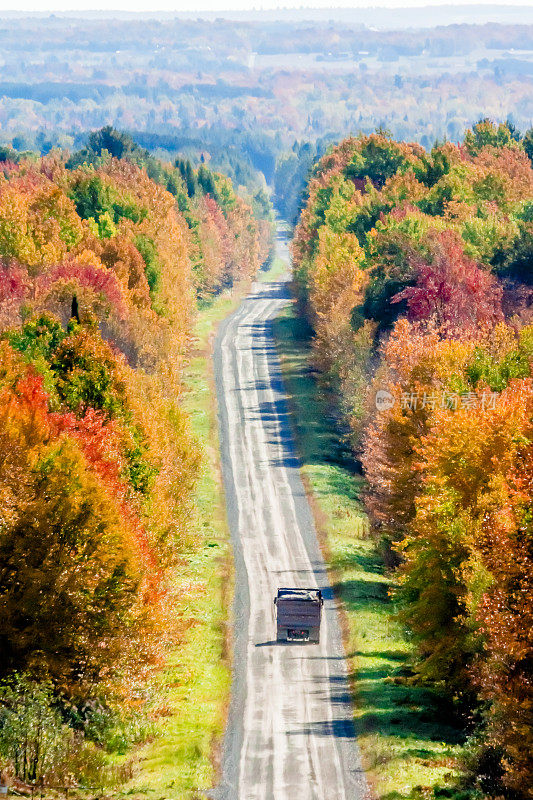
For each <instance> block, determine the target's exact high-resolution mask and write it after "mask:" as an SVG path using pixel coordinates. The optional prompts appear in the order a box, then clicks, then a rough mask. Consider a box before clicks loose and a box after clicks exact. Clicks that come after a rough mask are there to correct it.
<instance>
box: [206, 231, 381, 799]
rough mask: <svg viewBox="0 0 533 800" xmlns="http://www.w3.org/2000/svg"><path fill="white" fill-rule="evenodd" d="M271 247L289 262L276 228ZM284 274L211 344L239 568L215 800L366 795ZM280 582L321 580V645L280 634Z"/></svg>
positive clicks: (256, 290)
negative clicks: (302, 454)
mask: <svg viewBox="0 0 533 800" xmlns="http://www.w3.org/2000/svg"><path fill="white" fill-rule="evenodd" d="M277 249H278V255H280V256H281V257H282V258H285V259H286V260H288V252H287V243H286V239H285V237H284V234H283V233H282V232H280V233H278V240H277ZM288 281H289V277H288V276H287V277H286V278H285V279H283V280H281V281H279V282H273V283H255V284H254V285H253V287H252V290H251V293H250V294H249V295H248V296H247V297H246V298H245V300H244V301H243V302H242V304H241V305H240V306H239V308H238V309H237V311H236V312H235V313H234V314H233V315H232V316H230V317H229V318H228V319H227V320H226V321H225V322H224V323H223V324H222V325H221V327H220V329H219V333H218V336H217V340H216V345H215V377H216V386H217V397H218V408H219V426H220V443H221V453H222V465H223V476H224V485H225V493H226V504H227V512H228V519H229V523H230V527H231V533H232V538H233V547H234V554H235V569H236V588H235V601H234V662H233V683H232V699H231V705H230V710H229V717H228V724H227V730H226V735H225V739H224V745H223V751H222V764H221V778H220V784H219V786H218V787H217V788H216V789H215V790H214V792H213V797H214V798H216V800H363V798H367V797H368V787H367V784H366V780H365V776H364V773H363V771H362V767H361V760H360V755H359V751H358V748H357V743H356V740H355V731H354V724H353V713H352V704H351V697H350V689H349V684H348V677H347V669H346V662H345V654H344V650H343V645H342V639H341V632H340V627H339V621H338V617H337V610H336V607H335V603H334V600H333V594H332V591H331V587H330V585H329V582H328V577H327V573H326V568H325V565H324V561H323V558H322V555H321V552H320V549H319V545H318V540H317V536H316V531H315V526H314V522H313V517H312V514H311V509H310V507H309V503H308V500H307V497H306V494H305V491H304V487H303V484H302V481H301V477H300V471H299V468H300V462H299V458H298V454H297V451H296V448H295V444H294V440H293V436H292V431H291V425H290V420H289V410H288V405H287V398H286V394H285V390H284V387H283V382H282V377H281V371H280V363H279V359H278V356H277V353H276V348H275V344H274V340H273V332H272V320H273V319H274V318H275V317H276V316H277V315H278V314H279V313H280V311H281V310H282V308H283V307H284V306H285V305H286V304H287V303H288V302H289V289H288ZM279 586H299V587H318V588H320V589H321V590H322V593H323V596H324V613H323V617H322V631H321V640H320V644H309V643H290V644H285V643H279V644H278V643H277V642H276V641H275V639H276V633H275V621H274V605H273V599H274V596H275V594H276V592H277V589H278V587H279Z"/></svg>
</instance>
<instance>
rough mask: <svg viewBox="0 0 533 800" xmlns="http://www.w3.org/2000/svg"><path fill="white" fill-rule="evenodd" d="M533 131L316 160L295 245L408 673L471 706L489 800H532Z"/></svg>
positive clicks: (387, 143)
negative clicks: (408, 654)
mask: <svg viewBox="0 0 533 800" xmlns="http://www.w3.org/2000/svg"><path fill="white" fill-rule="evenodd" d="M531 141H532V140H531V132H529V133H528V134H527V135H526V136H525V137H522V136H521V135H520V134H519V133H518V132H517V131H515V130H514V129H513V128H512V126H509V125H494V124H492V123H491V122H490V121H488V120H484V121H481V122H480V123H478V124H477V125H475V126H474V127H473V129H472V130H470V131H468V132H467V134H466V137H465V140H464V142H463V143H462V144H460V145H458V146H455V145H452V144H449V143H444V144H440V145H437V146H435V147H434V148H433V149H432V150H431V152H426V151H425V150H424V149H422V148H421V147H420V146H418V145H413V144H405V143H402V142H397V141H394V140H393V139H392V138H390V136H388V135H387V134H385V133H377V134H374V135H370V136H360V137H358V138H352V139H347V140H345V141H343V142H342V143H341V144H340V145H338V146H337V147H335V148H334V149H333V150H332V151H331V152H330V153H328V154H327V155H325V156H324V157H323V158H322V159H321V161H320V162H319V163H318V165H317V166H316V167H315V169H314V172H313V176H312V178H311V181H310V183H309V187H308V193H309V199H308V202H307V205H306V207H305V209H304V211H303V212H302V215H301V218H300V221H299V224H298V227H297V229H296V234H295V238H294V243H293V251H294V263H295V281H296V287H297V290H298V296H299V299H300V303H301V306H302V308H303V310H304V312H305V314H306V315H307V317H308V319H309V321H310V323H311V325H312V327H313V330H314V342H313V344H314V358H315V361H316V364H317V366H318V367H319V369H320V371H321V373H322V375H323V378H324V380H326V381H327V383H328V384H329V386H330V388H331V389H332V390H333V391H334V392H335V393H336V395H337V397H338V401H339V402H338V405H339V408H340V411H341V414H342V419H343V422H344V424H345V426H346V430H347V431H348V434H349V436H350V437H351V441H352V444H353V448H354V451H355V452H356V453H357V455H358V456H359V458H360V459H361V461H362V464H363V467H364V472H365V475H366V479H367V491H366V503H367V507H368V511H369V515H370V519H371V523H372V527H373V531H374V535H375V536H376V537H377V539H378V541H379V542H380V543H381V547H382V550H383V553H384V556H385V558H386V560H387V563H388V565H389V567H390V568H391V569H392V570H394V572H395V575H396V579H397V581H396V588H395V590H394V596H395V600H396V603H397V605H398V608H399V614H400V618H401V619H402V620H403V622H404V624H405V625H406V627H407V629H408V631H409V637H410V639H411V641H412V642H413V644H414V647H415V660H414V664H413V677H412V679H411V680H414V681H416V682H418V683H421V684H423V685H426V686H429V687H433V689H434V690H435V691H438V692H439V693H441V694H443V695H445V696H447V697H448V698H449V699H450V700H451V701H452V702H453V703H455V704H456V708H458V709H459V710H460V711H461V712H462V713H464V714H465V717H466V716H467V715H470V719H471V720H473V722H472V721H471V722H470V725H469V730H470V733H471V736H472V740H471V741H473V742H474V743H475V746H472V747H471V752H470V758H469V762H468V764H467V768H466V767H465V769H466V772H467V773H468V778H467V779H465V780H468V781H469V785H470V786H473V787H475V789H476V791H477V792H478V793H480V794H481V796H484V797H485V796H490V797H505V798H514V799H515V800H517V799H518V798H520V799H524V798H530V797H532V796H533V784H532V781H531V777H532V775H533V760H532V759H533V682H532V675H533V671H532V665H533V640H532V638H531V631H532V623H533V528H532V517H531V505H532V501H533V472H532V465H533V393H532V377H533V373H532V359H533V324H532V322H533V319H532V312H531V306H532V300H533V170H532V167H531V161H530V158H531V156H532V155H533V152H532V147H531Z"/></svg>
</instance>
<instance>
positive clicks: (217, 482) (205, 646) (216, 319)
mask: <svg viewBox="0 0 533 800" xmlns="http://www.w3.org/2000/svg"><path fill="white" fill-rule="evenodd" d="M246 289H247V286H241V287H237V288H236V289H235V290H234V291H233V292H232V293H229V292H226V293H224V294H222V295H220V296H219V297H217V298H215V299H214V300H211V301H210V302H206V303H203V304H201V306H200V309H199V313H198V317H197V320H196V325H195V330H194V347H193V351H192V355H191V359H190V362H189V364H188V367H187V371H186V375H185V388H186V391H185V395H184V406H185V409H186V410H187V412H188V415H189V418H190V421H191V425H192V428H193V431H194V433H195V435H196V437H197V439H198V441H199V443H200V446H201V449H202V451H203V459H202V467H201V471H200V476H199V481H198V484H197V487H196V502H195V505H196V508H197V512H198V519H199V527H200V543H199V545H198V546H197V547H196V548H195V549H194V551H192V552H191V553H189V554H187V558H186V563H185V564H184V565H183V566H180V568H179V571H178V572H179V575H178V580H179V583H180V585H181V586H183V587H189V588H190V591H188V592H187V607H186V608H185V609H184V610H183V611H182V613H183V615H184V618H185V619H186V620H187V626H188V627H187V632H186V634H185V639H184V641H183V642H182V643H181V644H180V646H179V648H177V649H176V651H175V652H173V653H172V654H171V657H170V659H169V662H168V664H167V665H166V667H165V669H164V671H163V673H162V675H161V678H160V687H161V688H160V690H157V695H158V705H159V706H163V707H164V709H165V711H164V715H163V716H161V718H159V719H158V720H156V722H155V734H154V736H153V738H152V740H151V741H150V742H149V743H148V744H146V745H144V746H143V747H142V748H141V749H140V751H139V753H138V756H137V759H136V762H137V765H136V766H137V768H136V775H135V778H134V779H133V780H132V781H131V782H130V784H129V785H128V786H127V787H126V789H125V791H124V792H123V794H124V795H126V796H129V797H135V796H138V797H148V798H153V799H154V800H163V798H165V799H168V800H171V799H172V800H192V799H193V798H204V797H206V794H205V792H206V791H207V790H208V789H210V788H211V787H212V786H213V785H214V784H215V783H216V778H217V775H216V772H217V752H218V745H219V743H220V741H221V739H222V735H223V732H224V726H225V719H226V708H227V704H228V701H229V692H230V684H231V665H230V659H229V656H228V624H227V623H228V610H229V608H230V606H231V600H232V591H233V589H232V560H231V548H230V538H229V531H228V529H227V523H226V517H225V511H224V494H223V489H222V481H221V476H220V465H219V450H218V430H217V419H216V403H215V389H214V380H213V374H212V358H211V356H212V341H213V338H214V335H215V332H216V328H217V326H218V324H219V323H220V322H221V321H222V320H223V319H224V318H225V317H226V316H227V315H228V314H230V313H231V312H232V311H233V309H234V308H235V307H236V306H237V305H238V303H239V301H240V298H241V297H242V296H243V294H244V293H245V291H246Z"/></svg>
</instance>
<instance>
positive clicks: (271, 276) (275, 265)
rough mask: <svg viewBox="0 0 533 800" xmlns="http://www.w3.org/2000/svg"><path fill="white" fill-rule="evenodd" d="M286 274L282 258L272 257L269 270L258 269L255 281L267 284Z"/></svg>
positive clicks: (285, 265)
mask: <svg viewBox="0 0 533 800" xmlns="http://www.w3.org/2000/svg"><path fill="white" fill-rule="evenodd" d="M285 272H287V264H286V262H285V261H283V259H282V258H278V256H274V258H273V259H272V263H271V264H270V266H269V268H268V269H266V270H264V269H260V270H259V272H258V273H257V280H258V281H259V282H260V283H267V282H268V281H275V280H278V278H281V276H282V275H283V274H284V273H285Z"/></svg>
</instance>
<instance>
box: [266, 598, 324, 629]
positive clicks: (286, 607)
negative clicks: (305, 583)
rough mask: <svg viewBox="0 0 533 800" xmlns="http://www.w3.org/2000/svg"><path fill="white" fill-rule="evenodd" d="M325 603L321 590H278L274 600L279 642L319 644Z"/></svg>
mask: <svg viewBox="0 0 533 800" xmlns="http://www.w3.org/2000/svg"><path fill="white" fill-rule="evenodd" d="M323 603H324V601H323V599H322V592H321V591H320V589H296V588H282V589H278V594H277V597H275V598H274V604H275V606H276V629H277V640H278V642H294V641H300V642H319V641H320V621H321V617H322V605H323Z"/></svg>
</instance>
